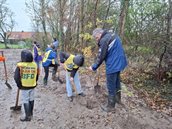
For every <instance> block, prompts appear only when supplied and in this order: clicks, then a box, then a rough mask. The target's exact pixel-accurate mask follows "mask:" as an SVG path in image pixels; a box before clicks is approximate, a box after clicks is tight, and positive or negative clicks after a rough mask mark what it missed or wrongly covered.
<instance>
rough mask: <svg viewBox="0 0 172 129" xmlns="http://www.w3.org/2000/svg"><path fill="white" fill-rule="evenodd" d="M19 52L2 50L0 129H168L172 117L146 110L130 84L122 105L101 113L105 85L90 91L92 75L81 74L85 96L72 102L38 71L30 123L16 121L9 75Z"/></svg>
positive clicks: (60, 86) (61, 88) (171, 128)
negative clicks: (43, 80)
mask: <svg viewBox="0 0 172 129" xmlns="http://www.w3.org/2000/svg"><path fill="white" fill-rule="evenodd" d="M20 52H21V50H17V49H15V50H14V49H8V50H4V55H5V56H6V64H7V71H8V77H9V79H8V82H9V83H10V84H11V86H12V90H10V89H8V88H7V87H6V85H5V84H4V83H5V77H4V69H3V63H2V62H0V80H1V81H0V129H172V118H171V117H169V116H167V115H165V114H163V113H158V112H155V111H152V110H150V109H149V108H148V107H147V106H146V104H145V102H144V101H143V100H140V99H139V98H138V96H137V94H136V91H134V90H133V89H132V88H131V87H128V90H129V92H130V91H131V92H132V93H133V95H132V96H130V95H129V92H122V101H123V103H124V105H125V106H120V105H116V111H115V112H113V113H106V112H103V111H102V110H101V108H100V105H101V104H102V103H103V102H104V101H105V98H106V90H105V88H104V87H105V84H104V83H101V86H102V89H101V92H100V93H98V94H94V85H95V84H94V83H93V82H94V76H90V75H89V76H88V75H85V74H82V75H81V76H80V79H81V84H82V88H83V90H84V93H85V94H86V97H84V98H83V97H79V96H77V95H76V96H75V97H74V101H73V102H69V101H68V99H67V95H66V90H65V84H60V83H59V82H53V81H52V80H51V76H50V77H49V81H48V85H47V86H46V87H45V86H43V84H42V78H43V73H42V74H41V76H40V78H39V81H38V86H37V87H36V89H35V107H34V116H33V119H32V121H31V122H20V120H19V119H20V117H21V115H22V112H23V110H22V111H18V112H14V111H11V110H10V107H11V106H14V105H15V99H16V93H17V87H16V84H15V82H14V80H13V75H14V70H15V67H16V63H17V62H18V61H19V60H20ZM60 70H61V72H60V77H61V78H62V79H64V78H65V76H64V75H65V71H64V70H63V69H62V68H60ZM123 86H124V84H123ZM126 87H127V86H126ZM19 105H21V98H20V99H19Z"/></svg>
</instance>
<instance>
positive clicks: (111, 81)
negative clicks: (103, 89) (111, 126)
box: [106, 72, 121, 96]
mask: <svg viewBox="0 0 172 129" xmlns="http://www.w3.org/2000/svg"><path fill="white" fill-rule="evenodd" d="M106 80H107V89H108V94H109V95H110V96H115V95H116V93H117V92H118V91H119V90H121V84H120V72H115V73H112V74H107V75H106Z"/></svg>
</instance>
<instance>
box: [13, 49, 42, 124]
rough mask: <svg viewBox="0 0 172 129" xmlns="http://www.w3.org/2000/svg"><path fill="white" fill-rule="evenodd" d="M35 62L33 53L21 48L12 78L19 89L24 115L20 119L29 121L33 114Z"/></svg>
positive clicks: (35, 78) (35, 84) (36, 78)
mask: <svg viewBox="0 0 172 129" xmlns="http://www.w3.org/2000/svg"><path fill="white" fill-rule="evenodd" d="M38 76H39V75H38V69H37V64H36V63H35V62H33V55H32V53H31V52H30V51H29V50H22V52H21V61H20V62H18V63H17V67H16V69H15V74H14V80H15V82H16V84H17V87H18V88H19V89H21V94H22V101H23V106H24V111H25V116H24V117H22V118H20V120H21V121H30V120H31V118H32V116H33V107H34V92H35V91H34V88H35V87H36V86H37V80H38Z"/></svg>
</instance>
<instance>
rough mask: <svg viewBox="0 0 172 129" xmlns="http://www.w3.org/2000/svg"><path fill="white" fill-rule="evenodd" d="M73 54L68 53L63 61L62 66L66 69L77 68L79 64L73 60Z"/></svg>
mask: <svg viewBox="0 0 172 129" xmlns="http://www.w3.org/2000/svg"><path fill="white" fill-rule="evenodd" d="M74 57H75V56H74V55H72V54H70V56H69V58H68V59H67V60H66V61H65V62H64V68H65V69H66V70H72V69H77V68H79V66H77V65H76V64H75V63H74V62H73V59H74Z"/></svg>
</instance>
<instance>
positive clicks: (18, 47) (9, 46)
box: [0, 43, 29, 49]
mask: <svg viewBox="0 0 172 129" xmlns="http://www.w3.org/2000/svg"><path fill="white" fill-rule="evenodd" d="M7 46H8V48H12V49H24V48H29V47H28V46H26V45H18V44H7ZM0 49H5V44H2V43H0Z"/></svg>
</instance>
